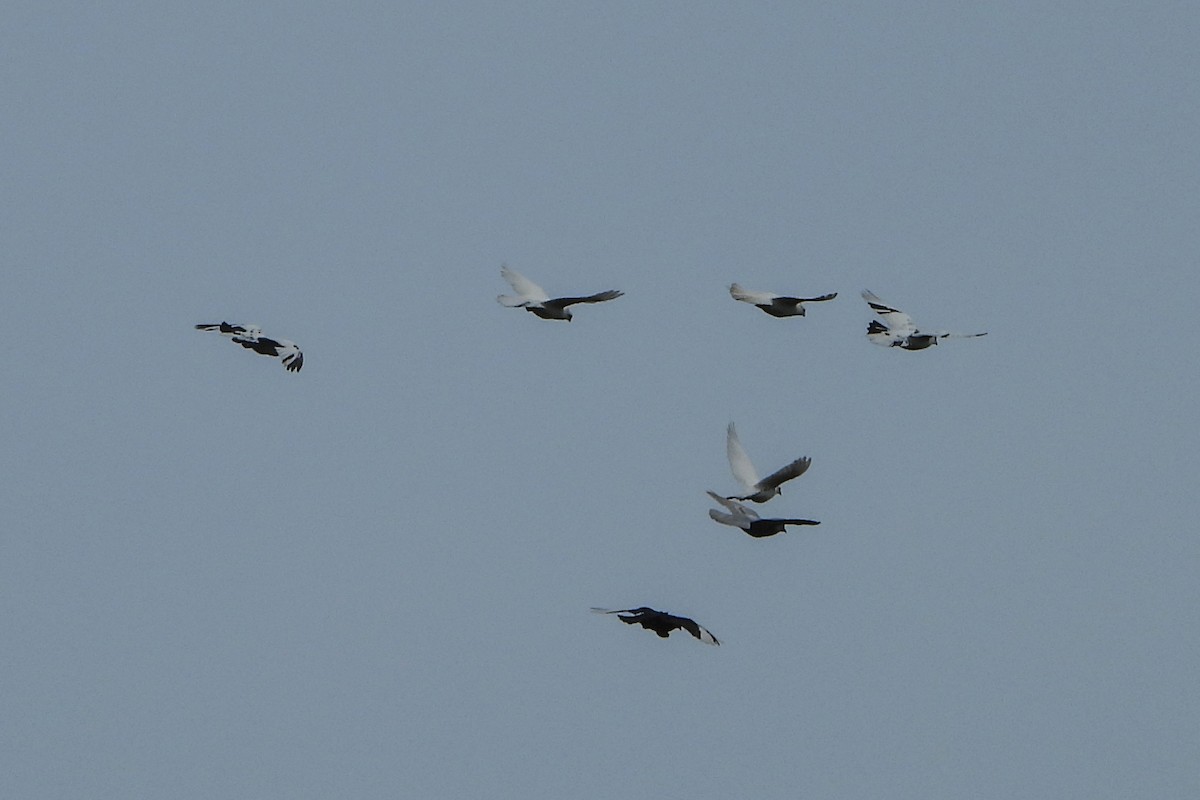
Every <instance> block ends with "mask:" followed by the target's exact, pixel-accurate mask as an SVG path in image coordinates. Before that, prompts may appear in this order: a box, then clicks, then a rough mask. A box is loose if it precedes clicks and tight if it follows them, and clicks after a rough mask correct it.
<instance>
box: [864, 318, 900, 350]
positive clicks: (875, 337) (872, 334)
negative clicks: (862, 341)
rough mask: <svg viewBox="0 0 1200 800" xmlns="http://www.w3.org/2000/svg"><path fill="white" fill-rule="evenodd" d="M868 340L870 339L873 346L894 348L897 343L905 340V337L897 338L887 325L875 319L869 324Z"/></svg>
mask: <svg viewBox="0 0 1200 800" xmlns="http://www.w3.org/2000/svg"><path fill="white" fill-rule="evenodd" d="M867 338H868V339H870V340H871V342H872V343H873V344H877V345H879V346H881V347H892V346H894V345H895V344H896V342H899V341H902V340H903V339H904V337H903V336H897V335H896V334H894V333H892V332H891V331H890V330H888V328H887V326H886V325H884V324H883V323H882V322H880V321H879V320H877V319H873V320H871V321H870V322H868V323H867Z"/></svg>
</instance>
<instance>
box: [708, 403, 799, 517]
mask: <svg viewBox="0 0 1200 800" xmlns="http://www.w3.org/2000/svg"><path fill="white" fill-rule="evenodd" d="M725 452H726V455H727V456H728V457H729V469H730V471H731V472H733V477H734V478H736V479H737V481H738V483H740V484H742V486H744V487H746V491H747V494H745V495H743V496H741V497H737V496H733V497H730V498H729V499H731V500H750V501H752V502H755V503H765V502H767V501H768V500H770V499H771V498H772V497H774V496H775V495H777V494H782V493H783V492H782V491H781V490H780V488H779V487H780V485H781V484H783V483H785V482H787V481H790V480H791V479H792V478H798V477H800V476H801V475H803V474H804V473H805V471H806V470H807V469H808V467H809V465H810V464H812V459H811V458H808V457H807V456H802V457H800V458H797V459H796V460H795V461H793V462H791V463H790V464H787V465H786V466H783V467H780V468H779V469H777V470H775V471H774V472H772V473H771V474H770V475H768V476H767V477H765V478H759V477H758V471H757V470H755V469H754V464H753V463H751V461H750V456H748V455H747V454H746V449H745V448H744V447H742V442H741V440H740V439H739V438H738V435H737V428H736V427H734V424H733V423H732V422H731V423H729V428H728V429H727V430H726V433H725Z"/></svg>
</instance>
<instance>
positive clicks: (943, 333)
mask: <svg viewBox="0 0 1200 800" xmlns="http://www.w3.org/2000/svg"><path fill="white" fill-rule="evenodd" d="M977 336H987V331H984V332H983V333H950V332H949V331H938V333H937V337H938V338H939V339H974V338H975V337H977Z"/></svg>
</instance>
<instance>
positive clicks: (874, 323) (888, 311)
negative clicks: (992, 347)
mask: <svg viewBox="0 0 1200 800" xmlns="http://www.w3.org/2000/svg"><path fill="white" fill-rule="evenodd" d="M862 296H863V299H864V300H866V301H867V305H869V306H870V307H871V310H872V311H874V312H875V313H876V314H878V315H879V316H880V317H881V318H882V319H883V320H884V322H880V321H879V320H874V319H873V320H871V321H870V322H868V323H867V338H868V339H870V340H871V341H872V342H873V343H875V344H877V345H879V346H881V347H899V348H900V349H902V350H924V349H925V348H927V347H932V346H933V345H936V344H937V343H938V341H939V340H941V339H970V338H974V337H976V336H987V332H986V331H984V332H983V333H950V332H949V331H934V332H932V333H928V332H925V331H921V330H918V329H917V326H916V323H914V322H913V319H912V317H910V316H909V315H908V314H905V313H904V312H903V311H901V310H899V309H897V308H892V307H891V306H889V305H886V304H885V303H884V302H883V301H882V300H880V299H879V298H878V297H877V296H875V295H874V294H873V293H872V292H870V291H868V290H866V289H864V290H863V292H862ZM884 323H887V324H884Z"/></svg>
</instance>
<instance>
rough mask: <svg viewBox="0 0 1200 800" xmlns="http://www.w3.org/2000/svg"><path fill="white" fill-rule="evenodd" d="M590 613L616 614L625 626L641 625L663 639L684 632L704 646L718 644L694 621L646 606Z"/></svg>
mask: <svg viewBox="0 0 1200 800" xmlns="http://www.w3.org/2000/svg"><path fill="white" fill-rule="evenodd" d="M592 612H593V613H595V614H617V615H618V616H617V619H619V620H621V622H624V623H625V624H626V625H641V626H642V627H643V628H645V629H646V630H648V631H654V632H655V633H657V634H658V635H659V636H661V637H662V638H664V639H666V638H667V637H668V636H670V635H671V631H675V630H685V631H687V632H688V633H690V634H691V635H692V636H695V637H696V638H697V639H699V640H700V641H702V642H704V643H705V644H718V645H719V644H720V642H718V641H717V637H715V636H713V635H712V634H711V633H709V632H708V631H707V630H705V629H704V628H702V627H700V626H699V625H698V624H696V621H695V620H692V619H688V618H687V617H677V616H675V615H674V614H668V613H667V612H665V611H655V610H654V609H653V608H647V607H646V606H642V607H641V608H626V609H622V610H620V611H610V610H608V609H607V608H593V609H592ZM622 614H628V615H629V616H620V615H622Z"/></svg>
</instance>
